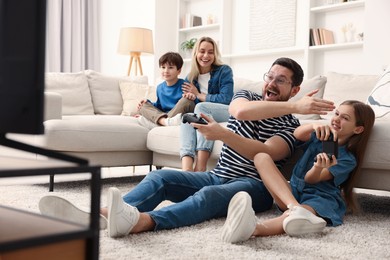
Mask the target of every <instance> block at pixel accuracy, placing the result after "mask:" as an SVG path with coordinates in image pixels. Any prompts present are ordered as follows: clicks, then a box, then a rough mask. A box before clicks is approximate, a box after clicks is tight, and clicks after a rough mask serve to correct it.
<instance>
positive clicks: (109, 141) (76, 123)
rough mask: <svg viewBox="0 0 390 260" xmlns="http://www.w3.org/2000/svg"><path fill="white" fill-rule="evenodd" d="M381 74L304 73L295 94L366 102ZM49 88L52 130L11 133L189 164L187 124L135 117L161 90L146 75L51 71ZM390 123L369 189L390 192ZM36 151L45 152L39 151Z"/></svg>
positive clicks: (383, 123) (131, 160)
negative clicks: (183, 143) (184, 150)
mask: <svg viewBox="0 0 390 260" xmlns="http://www.w3.org/2000/svg"><path fill="white" fill-rule="evenodd" d="M378 78H379V75H378V76H375V75H374V76H372V75H371V76H370V75H350V74H339V73H334V72H329V73H327V75H326V77H324V76H317V77H314V78H312V79H307V80H304V82H303V84H302V87H301V91H300V93H299V94H298V95H297V96H296V97H294V98H293V99H292V101H293V100H295V99H298V98H300V97H301V96H302V95H304V94H305V93H307V92H308V91H309V90H311V89H315V88H319V89H320V91H319V93H317V96H319V97H324V98H326V99H331V100H334V101H335V102H336V104H339V103H340V102H341V101H343V100H345V99H358V100H362V101H365V100H366V99H367V96H368V95H369V93H370V91H371V90H372V88H373V87H374V85H375V84H376V82H377V80H378ZM262 85H263V83H262V82H253V81H249V80H245V79H239V78H236V79H235V91H237V90H239V89H249V90H253V91H257V92H260V91H261V88H262ZM46 91H47V92H46V93H45V95H46V109H45V111H46V113H45V117H46V121H45V122H44V126H45V134H44V135H42V136H29V135H16V134H10V135H9V138H11V139H16V140H21V141H23V142H26V143H30V144H33V145H38V146H42V147H45V148H49V149H52V150H55V151H60V152H64V153H67V154H71V155H76V156H79V157H82V158H85V159H87V160H88V161H89V162H90V163H91V164H98V165H101V166H103V167H116V166H137V165H155V166H157V167H173V168H180V167H181V162H180V159H179V149H180V140H179V129H180V127H178V126H172V127H156V128H154V129H152V130H150V131H149V129H146V128H144V127H142V126H140V125H139V124H138V120H137V118H135V117H132V116H129V115H133V114H134V113H135V104H136V103H137V102H138V99H139V98H142V97H148V98H150V99H152V100H153V99H155V90H154V88H153V87H150V86H148V85H147V78H146V77H137V78H129V77H113V76H107V75H103V74H101V73H98V72H95V71H90V70H87V71H82V72H79V73H48V74H47V75H46ZM298 117H299V118H300V119H301V123H302V124H304V123H305V122H309V121H312V120H327V119H323V118H319V117H318V116H313V115H310V116H298ZM324 122H327V121H324ZM389 127H390V120H389V118H383V119H377V121H376V123H375V127H374V130H373V133H372V135H371V137H370V141H369V144H368V148H367V151H366V157H365V160H364V163H363V172H362V177H361V178H360V180H359V182H358V186H359V187H361V188H368V189H378V190H389V191H390V162H389V159H390V156H389V154H390V132H389V131H388V129H390V128H389ZM221 146H222V143H221V142H220V141H217V142H215V145H214V149H213V151H212V155H211V159H210V160H209V165H208V166H209V168H212V167H214V165H215V163H216V161H217V159H218V156H219V153H220V150H221ZM0 153H7V154H9V153H10V151H9V149H7V148H4V147H1V148H0ZM26 156H27V155H26ZM28 156H35V157H36V158H42V157H41V156H39V155H38V156H37V155H28ZM297 156H298V155H297V154H295V155H294V157H297ZM293 163H294V160H291V161H290V162H289V163H288V164H287V165H286V167H285V168H286V169H285V174H286V176H288V171H289V169H291V167H292V165H293Z"/></svg>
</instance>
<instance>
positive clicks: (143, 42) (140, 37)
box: [118, 27, 154, 55]
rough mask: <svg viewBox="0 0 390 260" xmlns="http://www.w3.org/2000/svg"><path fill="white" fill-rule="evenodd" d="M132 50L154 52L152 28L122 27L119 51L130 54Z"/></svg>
mask: <svg viewBox="0 0 390 260" xmlns="http://www.w3.org/2000/svg"><path fill="white" fill-rule="evenodd" d="M130 52H141V53H150V54H153V53H154V51H153V37H152V30H149V29H145V28H138V27H125V28H121V31H120V36H119V44H118V53H120V54H124V55H129V54H130Z"/></svg>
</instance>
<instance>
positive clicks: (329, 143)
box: [314, 133, 339, 162]
mask: <svg viewBox="0 0 390 260" xmlns="http://www.w3.org/2000/svg"><path fill="white" fill-rule="evenodd" d="M338 150H339V146H338V142H337V140H336V141H334V140H333V133H330V135H329V138H328V140H325V141H322V152H323V153H326V155H327V156H328V158H329V159H330V160H332V155H334V156H335V157H336V158H337V155H338ZM314 161H315V162H316V161H317V156H316V157H315V158H314Z"/></svg>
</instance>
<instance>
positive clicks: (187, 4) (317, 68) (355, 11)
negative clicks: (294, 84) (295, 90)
mask: <svg viewBox="0 0 390 260" xmlns="http://www.w3.org/2000/svg"><path fill="white" fill-rule="evenodd" d="M249 3H250V1H249V0H246V1H245V0H244V1H243V2H242V1H240V0H177V4H178V7H177V9H178V11H177V13H178V19H183V16H185V14H186V13H191V14H194V15H197V16H201V17H202V22H203V24H202V26H197V27H190V28H181V27H180V26H181V23H180V22H179V28H178V30H177V46H178V51H179V52H180V53H181V54H184V52H183V51H181V50H180V43H181V42H183V41H184V40H188V39H190V38H193V37H195V38H198V37H201V36H210V37H212V38H213V39H215V40H216V41H217V42H218V45H219V47H220V50H221V54H222V58H223V60H224V62H226V63H227V64H229V65H231V66H232V68H233V70H234V71H235V72H237V74H239V76H240V75H244V76H246V75H247V74H248V75H249V74H250V75H254V73H256V72H255V70H256V69H257V70H258V72H257V73H258V74H259V75H260V74H261V73H262V72H263V71H264V70H266V69H268V66H269V65H270V64H271V63H272V62H273V61H274V60H275V58H277V57H281V56H287V57H291V58H293V59H295V60H297V61H298V62H299V63H300V64H301V65H302V67H303V69H304V71H305V75H306V77H307V78H310V77H313V76H315V75H317V74H324V73H325V72H326V71H328V70H329V68H332V67H333V66H334V70H335V71H340V70H338V68H337V66H338V65H339V66H341V65H340V64H336V63H337V62H335V60H336V61H337V60H340V59H348V60H356V64H358V63H359V61H361V57H362V55H363V47H364V41H363V40H360V41H359V40H358V39H357V38H356V37H355V35H356V34H357V33H361V32H363V31H364V30H363V29H364V22H365V20H364V11H365V1H364V0H356V1H349V2H342V3H336V4H326V1H325V0H299V1H297V14H296V17H297V22H296V24H297V28H296V43H295V46H291V47H285V48H274V49H265V50H259V51H249V50H246V49H245V48H237V46H236V45H237V44H236V45H235V43H236V42H237V37H238V38H240V37H241V36H237V35H234V34H239V35H241V34H240V32H238V31H237V30H240V29H242V30H245V29H247V28H246V26H247V25H246V24H245V23H244V25H239V26H238V28H239V29H237V25H236V23H241V22H242V17H243V16H242V15H237V10H236V9H239V8H242V10H244V9H245V8H249ZM242 5H245V8H243V7H242ZM210 14H211V15H213V17H214V23H213V24H206V21H207V16H208V15H210ZM239 20H240V21H239ZM348 24H350V25H353V27H354V28H355V31H354V32H353V33H354V37H353V39H349V40H350V41H345V40H344V39H343V34H342V33H341V28H342V27H343V26H345V25H348ZM240 26H241V27H240ZM321 27H322V28H326V29H329V30H332V31H333V33H334V38H335V43H334V44H328V45H319V46H309V29H310V28H321ZM247 37H250V35H248V36H247ZM247 37H241V38H242V42H244V41H248V38H247ZM241 38H240V39H241ZM232 42H233V43H232ZM243 44H245V42H244V43H243ZM184 56H185V55H184ZM185 61H186V63H185V64H187V66H188V64H189V62H188V61H189V59H188V58H186V59H185ZM185 66H186V65H185ZM256 66H257V68H256ZM250 70H252V71H250ZM185 71H186V69H185V68H184V69H183V72H184V73H186V72H185ZM341 71H342V70H341ZM255 77H257V76H255ZM259 77H260V76H259ZM252 78H253V76H252Z"/></svg>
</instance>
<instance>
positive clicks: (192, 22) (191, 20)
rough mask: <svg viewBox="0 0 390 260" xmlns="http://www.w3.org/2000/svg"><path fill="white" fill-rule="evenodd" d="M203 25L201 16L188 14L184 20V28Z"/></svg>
mask: <svg viewBox="0 0 390 260" xmlns="http://www.w3.org/2000/svg"><path fill="white" fill-rule="evenodd" d="M201 25H202V17H200V16H197V15H193V14H189V13H187V14H185V15H184V16H183V18H182V28H189V27H195V26H201Z"/></svg>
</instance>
